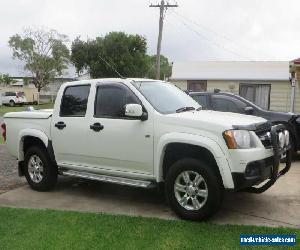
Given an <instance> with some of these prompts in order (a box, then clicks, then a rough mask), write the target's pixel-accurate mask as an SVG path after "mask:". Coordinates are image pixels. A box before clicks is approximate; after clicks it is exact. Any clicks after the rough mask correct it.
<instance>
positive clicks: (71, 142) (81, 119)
mask: <svg viewBox="0 0 300 250" xmlns="http://www.w3.org/2000/svg"><path fill="white" fill-rule="evenodd" d="M89 93H90V85H89V84H84V85H73V86H72V85H71V86H67V87H66V88H65V90H64V93H63V95H62V99H61V103H60V107H56V108H58V109H59V112H58V110H57V113H54V114H53V118H52V124H51V137H52V143H53V149H54V152H55V157H56V161H57V163H58V165H60V166H66V167H69V166H84V165H86V163H87V157H86V156H85V155H84V152H85V148H86V147H87V146H88V145H87V142H86V137H87V132H88V122H87V120H86V113H87V104H88V98H89Z"/></svg>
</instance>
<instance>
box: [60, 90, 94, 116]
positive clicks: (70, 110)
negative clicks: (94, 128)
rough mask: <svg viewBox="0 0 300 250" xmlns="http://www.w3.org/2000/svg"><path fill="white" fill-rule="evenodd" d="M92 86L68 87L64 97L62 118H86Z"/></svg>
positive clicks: (61, 110)
mask: <svg viewBox="0 0 300 250" xmlns="http://www.w3.org/2000/svg"><path fill="white" fill-rule="evenodd" d="M89 93H90V85H78V86H69V87H66V89H65V92H64V94H63V97H62V101H61V107H60V116H74V117H76V116H77V117H82V116H85V113H86V108H87V102H88V97H89Z"/></svg>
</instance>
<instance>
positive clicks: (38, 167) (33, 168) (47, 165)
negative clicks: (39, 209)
mask: <svg viewBox="0 0 300 250" xmlns="http://www.w3.org/2000/svg"><path fill="white" fill-rule="evenodd" d="M24 163H25V164H24V173H25V177H26V179H27V182H28V184H29V185H30V187H31V188H32V189H34V190H36V191H48V190H51V189H52V188H53V187H54V186H55V184H56V182H57V168H56V166H53V165H52V164H51V160H50V158H49V156H48V154H47V152H46V150H44V149H40V148H38V147H31V148H29V149H28V150H27V152H26V154H25V160H24Z"/></svg>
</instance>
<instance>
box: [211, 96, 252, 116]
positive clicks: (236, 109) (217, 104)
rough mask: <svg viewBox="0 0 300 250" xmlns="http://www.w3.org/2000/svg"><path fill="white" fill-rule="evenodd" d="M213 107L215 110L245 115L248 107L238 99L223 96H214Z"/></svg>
mask: <svg viewBox="0 0 300 250" xmlns="http://www.w3.org/2000/svg"><path fill="white" fill-rule="evenodd" d="M212 105H213V108H214V110H217V111H222V112H233V113H243V112H244V109H245V108H246V106H247V105H246V104H245V103H243V102H241V101H239V100H237V99H233V98H230V97H228V96H221V95H213V96H212Z"/></svg>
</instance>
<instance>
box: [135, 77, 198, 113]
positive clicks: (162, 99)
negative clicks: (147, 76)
mask: <svg viewBox="0 0 300 250" xmlns="http://www.w3.org/2000/svg"><path fill="white" fill-rule="evenodd" d="M132 84H133V85H134V86H135V87H136V88H137V89H138V90H139V91H140V92H141V93H142V95H143V96H144V97H145V98H146V99H147V101H148V102H150V103H151V105H152V106H153V107H154V108H155V109H156V110H157V111H158V112H160V113H162V114H171V113H176V112H184V111H188V110H194V109H199V108H201V106H200V105H199V104H198V103H197V102H196V101H195V100H194V99H193V98H191V97H190V96H188V95H187V94H186V93H185V92H183V91H182V90H181V89H179V88H177V87H176V86H174V85H173V84H169V83H166V82H160V81H149V82H146V81H145V82H139V81H136V82H133V83H132Z"/></svg>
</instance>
